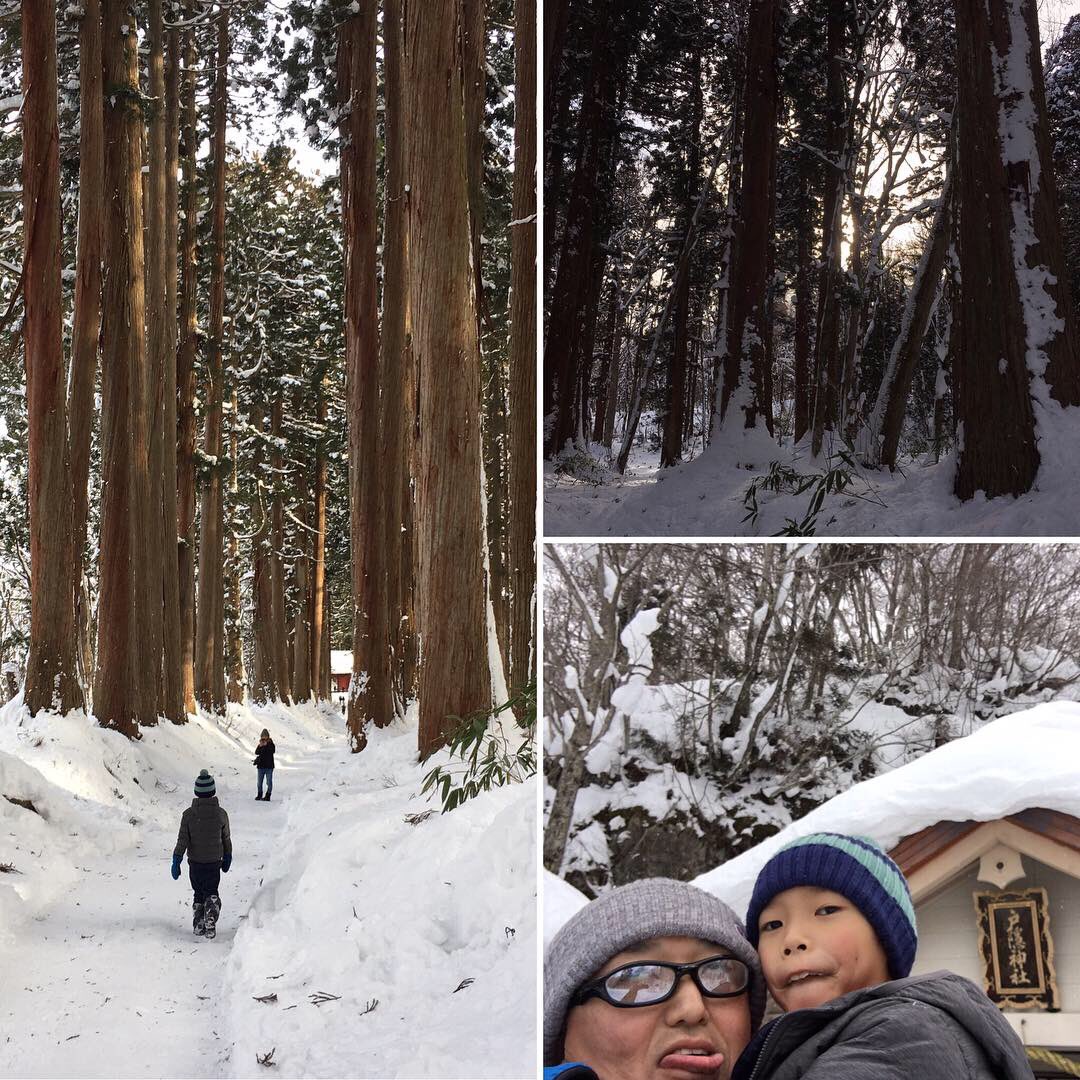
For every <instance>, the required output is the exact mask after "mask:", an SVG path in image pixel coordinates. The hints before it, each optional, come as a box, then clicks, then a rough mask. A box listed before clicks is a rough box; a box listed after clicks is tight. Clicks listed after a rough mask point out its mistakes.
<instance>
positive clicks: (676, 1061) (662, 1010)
mask: <svg viewBox="0 0 1080 1080" xmlns="http://www.w3.org/2000/svg"><path fill="white" fill-rule="evenodd" d="M726 952H727V950H726V949H724V948H723V947H722V946H719V945H716V944H715V943H713V942H710V941H702V940H701V939H699V938H687V937H665V938H657V939H656V940H654V941H646V942H642V943H641V944H640V945H635V946H632V947H631V948H629V949H627V950H625V951H624V952H621V953H619V954H618V955H617V956H613V957H612V958H611V959H610V960H609V961H608V962H607V963H606V964H605V965H604V966H603V967H602V968H601V969H600V970H599V971H598V972H597V973H596V974H597V976H600V975H606V974H607V973H608V972H611V971H614V970H615V969H616V968H617V967H622V966H623V965H624V964H631V963H634V962H635V961H642V960H666V961H668V962H670V963H675V964H690V963H693V962H694V961H695V960H704V959H705V958H706V957H709V956H717V955H721V954H723V953H726ZM749 1041H750V1004H749V996H748V995H747V994H740V995H738V996H737V997H728V998H710V997H704V996H703V995H702V993H701V991H700V990H698V988H697V986H696V984H695V983H694V980H693V979H692V978H691V977H690V976H689V975H685V976H684V977H683V978H681V979H680V980H679V984H678V986H677V987H676V989H675V993H674V994H673V995H672V996H671V997H670V998H668V999H667V1001H662V1002H660V1003H659V1004H656V1005H645V1006H642V1007H640V1008H636V1009H620V1008H616V1007H615V1006H614V1005H609V1004H608V1003H607V1002H606V1001H602V1000H600V999H599V998H590V999H589V1000H588V1001H586V1002H585V1003H584V1004H582V1005H576V1006H574V1007H573V1008H571V1009H570V1012H569V1014H568V1016H567V1022H566V1039H565V1042H564V1046H565V1057H566V1060H567V1061H581V1062H584V1063H585V1064H586V1065H588V1066H590V1067H591V1068H592V1069H594V1070H595V1071H596V1073H597V1075H598V1076H601V1077H603V1078H604V1080H729V1078H730V1077H731V1070H732V1068H733V1067H734V1065H735V1061H736V1059H737V1058H738V1056H739V1054H740V1053H742V1051H743V1049H744V1048H745V1046H746V1044H747V1043H748V1042H749Z"/></svg>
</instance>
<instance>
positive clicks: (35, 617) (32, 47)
mask: <svg viewBox="0 0 1080 1080" xmlns="http://www.w3.org/2000/svg"><path fill="white" fill-rule="evenodd" d="M22 61H23V81H22V86H23V95H24V99H23V109H22V121H23V122H22V130H23V169H22V179H23V259H24V266H25V279H24V280H25V288H24V291H23V297H24V300H25V317H24V320H23V340H24V343H25V355H26V403H27V410H26V411H27V420H28V425H29V439H28V458H29V504H30V505H29V510H30V583H31V592H30V655H29V657H28V660H27V668H26V691H25V702H26V706H27V708H28V709H29V710H30V714H31V715H34V714H36V713H37V712H38V711H39V710H41V709H47V710H50V711H54V712H58V713H60V714H61V715H63V714H64V713H67V712H68V711H70V710H71V709H78V708H81V707H82V704H83V694H82V688H81V686H80V685H79V678H78V667H77V661H76V655H77V647H76V623H75V592H76V581H75V577H74V574H75V553H74V545H73V542H72V513H71V497H72V489H71V475H70V474H69V472H68V461H67V447H68V431H67V402H66V386H65V380H64V352H63V338H62V319H63V314H62V313H63V304H62V295H61V286H60V132H59V127H58V123H57V104H56V95H57V74H56V8H55V4H54V0H41V2H40V3H38V4H31V5H28V6H27V7H26V10H24V11H23V13H22Z"/></svg>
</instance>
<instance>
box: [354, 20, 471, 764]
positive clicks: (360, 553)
mask: <svg viewBox="0 0 1080 1080" xmlns="http://www.w3.org/2000/svg"><path fill="white" fill-rule="evenodd" d="M376 17H377V10H376V9H375V7H374V6H371V5H369V6H367V7H365V8H364V10H363V11H361V12H360V13H359V14H355V15H352V16H350V17H349V18H348V19H346V20H345V22H344V23H343V24H342V27H341V31H340V35H339V38H338V87H339V90H340V92H341V93H342V96H343V101H344V102H347V103H348V108H347V109H346V110H345V111H344V113H343V116H342V127H343V131H342V136H343V141H342V151H341V184H342V214H343V218H344V234H345V343H346V344H345V350H346V365H345V396H346V400H347V406H346V407H347V411H348V422H349V520H350V539H351V544H352V600H353V644H352V655H353V678H352V690H351V692H350V694H349V712H348V724H349V735H350V740H351V743H352V748H353V751H354V752H356V751H359V750H363V749H364V747H365V746H366V745H367V734H366V732H367V728H368V725H369V724H371V723H376V724H384V723H387V722H388V720H389V719H390V717H392V716H393V696H392V676H391V672H390V667H389V657H388V655H387V652H388V650H387V647H386V643H387V637H386V628H385V625H384V622H385V602H384V596H383V592H382V590H383V566H382V552H383V543H382V523H381V522H380V520H379V509H380V498H379V480H380V478H379V477H378V476H377V475H376V474H375V473H374V472H373V470H372V469H371V462H372V461H374V460H375V459H376V454H377V452H378V445H379V385H380V374H381V373H380V371H379V309H378V271H377V264H376V245H377V243H378V240H377V231H376V208H375V112H376V82H375V40H376V32H377V31H376V21H377V20H376ZM454 25H455V20H454V19H451V23H450V26H451V28H452V27H453V26H454ZM460 80H461V72H460V70H458V72H457V74H456V79H455V81H456V82H457V83H458V85H459V86H460ZM464 164H465V163H464V161H463V162H462V165H463V166H464ZM409 197H410V199H412V198H415V195H413V194H411V193H410V196H409ZM467 198H468V196H467V194H466V199H467ZM466 206H467V204H466ZM463 217H464V219H465V220H466V222H467V219H468V215H467V211H466V212H465V213H464V214H463ZM467 251H471V238H470V239H469V241H467ZM470 261H471V260H470ZM475 318H476V316H475V312H474V314H473V319H474V320H475ZM477 390H478V393H479V387H478V388H477ZM477 400H479V397H478V398H477ZM479 483H480V481H479V466H478V467H477V475H476V484H477V490H478V491H479Z"/></svg>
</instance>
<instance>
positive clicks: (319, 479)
mask: <svg viewBox="0 0 1080 1080" xmlns="http://www.w3.org/2000/svg"><path fill="white" fill-rule="evenodd" d="M323 381H324V379H323V378H320V379H319V382H318V386H317V388H316V391H315V394H316V403H315V415H316V418H317V420H318V424H319V429H320V431H321V432H322V433H323V434H321V435H320V437H319V443H318V446H317V447H316V450H315V521H314V526H313V527H314V529H315V534H314V537H313V540H312V559H311V563H312V569H311V595H310V597H309V601H310V607H311V616H310V619H311V659H310V661H309V662H310V665H311V673H312V676H311V677H312V681H313V684H314V691H315V699H316V700H317V701H323V700H325V699H326V697H327V696H328V691H327V689H326V688H325V687H324V686H323V682H322V671H321V664H320V658H321V657H322V647H323V635H324V633H325V625H324V623H323V610H324V608H325V602H324V601H325V596H326V443H325V439H326V434H325V429H326V396H325V394H324V392H323ZM397 541H398V543H399V544H400V537H398V538H397Z"/></svg>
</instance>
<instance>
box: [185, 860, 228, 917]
mask: <svg viewBox="0 0 1080 1080" xmlns="http://www.w3.org/2000/svg"><path fill="white" fill-rule="evenodd" d="M188 874H189V876H190V878H191V887H192V889H194V890H195V902H194V903H193V904H192V918H191V926H192V929H193V930H194V931H195V932H196V933H197V934H201V933H202V932H203V929H204V928H205V926H206V921H207V910H206V901H207V900H208V899H209V898H210V897H213V898H214V911H213V919H211V920H210V921H211V922H213V923H216V922H217V913H218V912H219V911H220V910H221V898H220V897H219V896H218V894H217V891H218V885H219V883H220V882H221V863H219V862H212V863H205V862H204V863H197V862H190V861H189V862H188Z"/></svg>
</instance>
